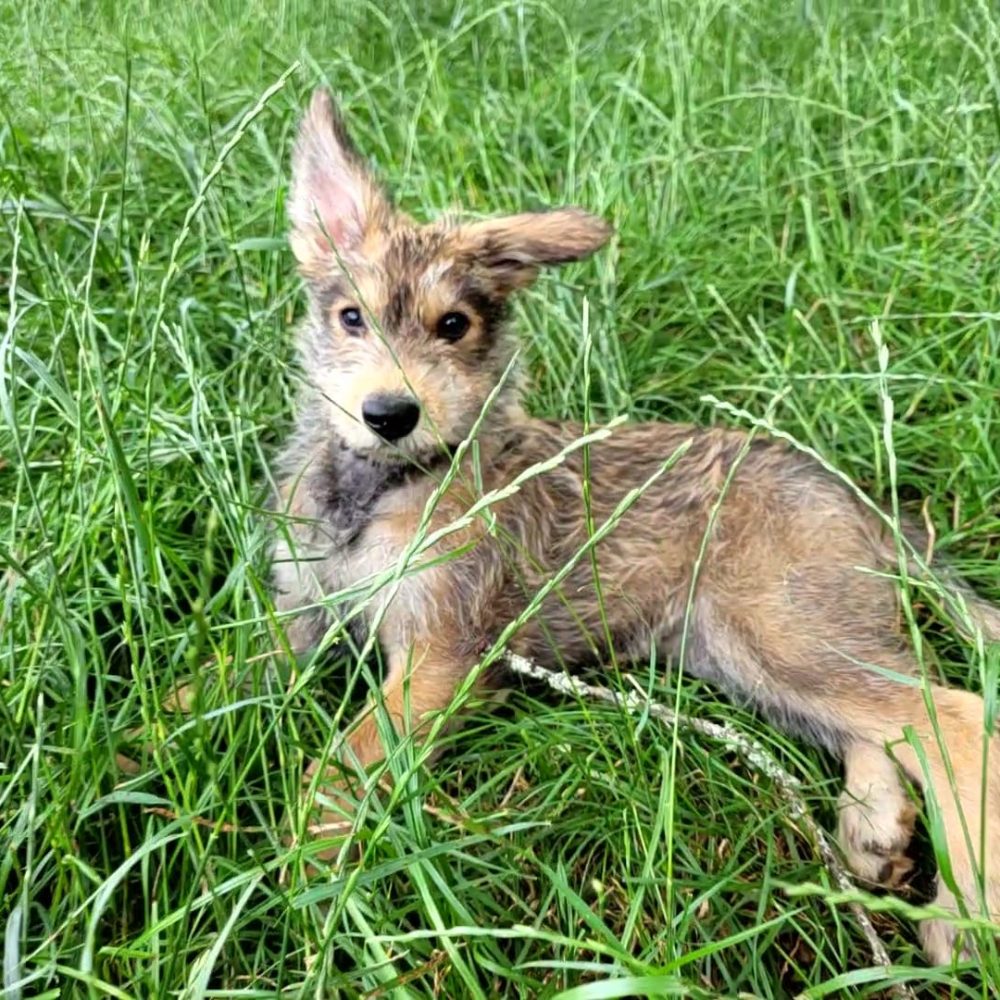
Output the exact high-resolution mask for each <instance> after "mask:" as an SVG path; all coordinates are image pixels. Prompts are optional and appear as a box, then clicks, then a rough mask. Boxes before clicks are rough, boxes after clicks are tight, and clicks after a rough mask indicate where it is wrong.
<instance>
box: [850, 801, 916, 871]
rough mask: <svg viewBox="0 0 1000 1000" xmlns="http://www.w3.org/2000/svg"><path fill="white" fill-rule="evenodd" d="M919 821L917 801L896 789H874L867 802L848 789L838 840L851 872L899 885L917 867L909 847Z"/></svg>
mask: <svg viewBox="0 0 1000 1000" xmlns="http://www.w3.org/2000/svg"><path fill="white" fill-rule="evenodd" d="M915 821H916V810H915V809H914V807H913V803H912V802H910V800H909V799H908V798H907V797H906V796H905V795H900V794H897V792H896V790H895V789H892V790H890V789H884V790H881V791H879V790H876V791H873V792H872V793H870V794H869V795H868V796H867V797H866V799H865V800H864V801H861V800H859V799H857V798H855V797H854V796H853V795H851V794H850V793H849V792H844V793H843V794H842V795H841V797H840V803H839V817H838V821H837V840H838V842H839V844H840V849H841V850H842V851H843V853H844V858H845V860H846V861H847V864H848V866H849V867H850V869H851V871H853V872H854V873H855V874H856V875H857V876H858V877H859V878H861V879H863V880H864V881H866V882H870V883H872V884H874V885H882V886H887V887H890V888H891V887H893V886H896V885H899V883H900V882H901V881H902V880H903V879H904V878H905V877H906V875H907V874H908V873H909V871H910V869H911V868H912V867H913V862H912V860H910V858H908V857H907V856H906V849H907V847H909V844H910V840H911V839H912V838H913V826H914V823H915Z"/></svg>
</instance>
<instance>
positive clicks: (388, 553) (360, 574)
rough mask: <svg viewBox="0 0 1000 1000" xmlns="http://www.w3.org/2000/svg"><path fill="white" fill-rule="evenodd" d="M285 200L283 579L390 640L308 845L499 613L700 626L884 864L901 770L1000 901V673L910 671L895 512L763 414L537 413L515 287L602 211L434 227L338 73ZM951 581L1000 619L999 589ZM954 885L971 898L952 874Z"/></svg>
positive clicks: (731, 678) (950, 942)
mask: <svg viewBox="0 0 1000 1000" xmlns="http://www.w3.org/2000/svg"><path fill="white" fill-rule="evenodd" d="M288 214H289V218H290V223H291V232H290V240H291V246H292V248H293V251H294V253H295V256H296V258H297V260H298V265H299V269H300V271H301V273H302V275H303V277H304V278H305V281H306V286H307V289H308V304H309V312H308V317H307V319H306V321H305V322H304V324H303V325H302V327H301V330H300V331H299V340H298V349H299V355H300V358H301V362H302V366H303V369H304V371H305V373H306V375H307V381H308V383H309V385H308V388H307V389H306V390H305V392H304V394H303V396H302V398H301V400H300V402H299V407H298V413H297V422H296V427H295V430H294V433H293V434H292V435H291V438H290V440H289V441H288V442H287V444H286V446H285V448H284V451H283V455H282V457H281V462H280V468H281V475H280V491H279V492H280V496H279V501H278V504H277V506H278V509H279V510H280V511H282V512H284V513H285V514H287V515H288V518H287V524H286V525H285V526H284V528H283V530H282V532H281V533H280V537H279V538H278V540H277V541H276V544H275V547H274V556H275V559H274V582H275V592H276V605H277V609H278V611H279V612H281V615H280V616H279V617H280V621H281V622H282V624H283V625H284V626H285V627H286V628H287V642H288V645H289V646H290V648H291V649H292V650H293V651H294V652H295V653H299V654H300V653H303V652H306V651H308V650H309V649H311V648H313V647H314V646H315V645H316V644H317V643H318V642H319V640H320V639H321V637H322V636H323V634H324V633H325V631H326V630H327V628H328V627H329V625H330V624H331V622H333V621H336V620H344V619H346V618H350V619H351V624H352V627H353V628H354V629H355V630H356V632H357V633H358V634H359V635H363V634H365V633H367V632H371V631H373V630H374V632H375V635H376V638H377V641H378V642H379V643H380V644H381V647H382V649H383V651H384V653H385V656H386V658H387V662H388V673H387V676H386V678H385V681H384V684H383V686H382V690H381V692H380V693H379V695H378V697H377V698H376V699H374V700H373V701H372V703H371V705H370V707H369V708H368V710H366V711H365V712H364V713H362V715H361V716H360V717H359V718H358V719H357V720H356V721H355V722H354V723H353V725H352V726H351V727H350V729H349V730H348V732H347V734H346V736H345V741H344V745H343V747H342V751H341V752H340V753H339V755H338V757H339V759H338V760H337V761H334V762H327V763H324V764H323V765H320V764H319V763H318V762H314V763H313V765H312V766H311V767H310V769H309V771H308V774H307V779H308V781H309V782H310V784H311V785H312V786H313V788H314V790H316V789H318V792H319V798H320V800H321V801H322V802H323V803H324V805H323V807H322V809H321V812H320V815H319V816H318V817H317V820H316V823H314V824H313V825H312V826H311V828H310V829H311V832H312V834H313V836H314V837H317V838H320V837H323V838H325V839H326V844H325V845H324V846H323V847H322V848H320V849H317V850H315V851H314V852H312V856H313V857H314V858H319V859H322V858H324V857H330V856H332V855H333V854H334V853H336V851H337V849H338V845H337V842H336V840H337V836H338V835H339V836H341V837H342V836H343V833H344V832H345V830H347V829H349V828H350V823H351V812H352V809H351V802H352V792H351V791H350V788H349V786H350V784H351V781H350V774H351V769H353V771H355V772H362V773H363V772H364V771H365V769H367V768H369V767H370V766H371V765H373V764H375V763H376V762H377V761H379V760H380V759H382V758H383V756H384V753H385V749H384V746H383V742H382V739H381V738H380V732H382V733H386V732H389V731H390V730H387V729H386V728H385V727H386V726H387V725H389V724H390V723H391V725H392V726H394V727H395V729H396V731H397V732H398V733H400V734H412V735H414V736H419V735H420V734H421V733H422V732H423V731H424V730H425V729H426V727H427V726H428V723H429V720H431V719H432V718H433V717H435V716H436V715H438V714H439V713H442V712H443V711H444V710H446V709H449V708H450V707H451V706H452V704H453V702H454V701H455V699H456V694H457V693H458V692H459V690H460V689H462V691H463V693H469V692H472V693H475V692H476V691H480V690H484V689H485V688H486V687H487V686H488V685H489V676H488V672H483V671H481V670H480V669H479V660H480V658H481V655H482V652H483V650H484V649H486V648H488V647H489V646H490V645H491V644H492V643H493V642H495V641H496V640H497V639H498V638H500V637H503V636H506V642H507V648H508V649H509V650H511V651H513V652H516V653H519V654H521V655H523V656H526V657H529V658H532V659H535V660H538V661H541V662H543V663H545V662H549V663H552V662H555V663H558V664H572V663H574V662H580V661H583V660H586V661H593V660H594V659H595V658H610V657H611V656H612V655H613V656H614V657H617V658H626V659H627V658H629V657H645V656H647V655H648V652H649V649H650V648H651V645H653V646H655V648H656V649H657V650H658V651H659V652H660V654H662V655H663V656H664V657H676V656H677V655H678V653H679V652H680V651H681V644H682V637H683V655H684V669H685V670H687V671H688V672H689V673H690V674H693V675H695V676H697V677H701V678H704V679H706V680H709V681H712V682H714V683H716V684H718V685H719V686H721V687H722V688H724V689H726V690H727V691H728V692H729V693H730V694H731V695H733V696H734V697H735V698H737V699H740V700H741V701H743V702H745V703H749V704H751V705H753V706H755V707H756V708H757V709H758V710H759V711H760V712H761V713H762V714H763V715H764V716H766V717H767V718H769V719H770V720H773V722H774V723H775V724H776V725H777V726H779V727H781V728H783V729H784V730H786V731H788V732H790V733H793V734H797V735H799V736H801V737H804V738H805V739H807V740H809V741H811V742H812V743H815V744H817V745H819V746H821V747H823V748H825V749H827V750H829V751H830V752H832V753H834V754H837V755H838V756H839V757H840V758H841V759H842V760H843V763H844V773H845V784H844V792H843V795H842V797H841V802H840V818H839V829H838V835H839V841H840V844H841V847H842V848H843V851H844V854H845V856H846V858H847V861H848V862H849V863H850V865H851V867H852V868H853V869H854V871H855V872H856V873H857V874H858V875H860V876H861V877H863V878H864V879H867V880H869V881H872V882H878V883H882V884H888V885H892V884H894V883H896V882H897V881H898V880H899V879H900V878H901V877H902V875H903V874H905V872H906V871H907V869H908V867H909V864H910V862H909V861H908V860H907V858H906V848H907V845H908V843H909V841H910V838H911V835H912V833H913V825H914V809H913V807H912V805H911V801H910V798H909V797H908V795H907V790H906V787H905V785H904V781H903V778H904V776H905V778H908V779H910V780H912V781H914V782H916V783H918V784H919V785H921V786H923V788H924V791H925V795H926V797H927V798H928V800H929V802H930V803H931V804H932V808H934V809H935V810H937V811H938V812H939V814H940V817H941V820H942V823H943V827H944V830H945V832H946V838H947V845H948V849H949V853H950V859H951V866H952V872H953V873H954V877H955V885H954V887H953V888H954V889H957V891H958V895H960V896H961V900H962V906H964V908H966V909H967V911H969V912H971V913H972V914H975V915H984V916H987V917H988V916H990V915H992V916H993V917H997V916H1000V748H998V745H997V737H996V736H995V735H994V734H993V733H987V732H986V730H985V724H984V705H983V702H982V700H981V699H980V698H979V697H977V696H976V695H974V694H971V693H969V692H966V691H960V690H953V689H950V688H945V687H940V686H937V685H934V684H928V683H926V682H924V681H921V680H919V679H918V675H919V667H918V663H917V660H916V659H915V657H914V654H913V652H912V650H911V649H910V648H909V646H908V644H907V643H906V641H904V636H903V635H902V634H901V631H900V626H899V617H900V616H899V606H898V594H897V587H896V584H895V582H894V581H893V579H892V574H893V573H894V572H895V571H897V570H898V569H899V560H898V553H897V545H896V543H895V540H894V537H893V534H892V532H891V531H889V530H888V529H887V527H886V521H885V519H883V518H882V517H881V516H879V515H878V514H877V513H876V512H874V511H873V510H872V509H871V508H869V507H868V506H867V505H865V504H862V503H860V502H859V501H858V500H857V498H856V497H855V496H854V495H853V494H852V493H851V492H850V491H849V490H847V489H846V488H845V487H844V486H843V484H841V483H840V482H839V481H838V480H836V479H835V478H834V477H832V476H831V475H829V474H828V473H827V472H826V471H825V470H824V469H823V468H821V467H820V466H819V465H817V464H816V463H815V462H814V461H813V460H812V459H810V458H809V457H807V456H805V455H803V454H801V453H800V452H798V451H796V450H794V449H790V448H788V447H785V446H783V445H782V444H779V443H777V442H773V441H766V440H760V439H751V438H749V437H748V435H747V434H746V433H745V432H743V431H734V430H723V429H705V428H697V427H691V426H682V425H671V424H662V423H651V424H632V425H618V426H616V427H613V428H610V429H605V430H604V431H602V432H599V433H597V434H593V435H591V438H592V440H590V441H589V443H587V444H585V445H584V444H581V442H580V438H581V436H582V435H583V428H581V427H580V426H579V425H577V424H572V423H557V422H553V421H548V420H538V419H534V418H532V417H529V416H528V415H527V414H526V413H525V411H524V409H523V407H522V402H521V383H520V381H519V379H518V377H517V374H516V372H515V371H513V367H514V366H513V364H512V361H513V359H514V356H515V350H516V343H515V340H514V339H513V337H512V335H511V332H510V331H509V329H508V327H507V324H506V320H507V316H508V304H509V302H510V298H511V296H512V295H513V294H514V293H515V292H516V291H517V290H518V289H521V288H524V287H525V286H527V285H529V284H530V283H531V282H532V281H533V280H534V279H535V277H536V275H537V274H538V271H539V269H540V268H542V267H545V266H547V265H552V264H562V263H565V262H567V261H575V260H581V259H583V258H585V257H588V256H589V255H590V254H592V253H594V251H596V250H597V249H599V248H600V247H601V246H602V245H603V244H604V243H605V242H606V241H607V239H608V237H609V235H610V228H609V226H608V225H607V224H606V223H605V222H603V221H602V220H601V219H599V218H596V217H594V216H593V215H590V214H588V213H587V212H585V211H583V210H582V209H579V208H562V209H557V210H555V211H549V212H543V213H525V214H520V215H513V216H510V217H507V218H498V219H490V220H487V221H479V222H469V223H461V224H459V223H453V222H434V223H430V224H427V225H420V224H418V223H417V222H415V221H414V220H413V219H411V218H409V217H408V216H407V215H405V214H403V213H402V212H401V211H399V210H398V209H396V208H394V207H393V205H392V204H391V202H390V200H389V198H388V197H387V195H386V194H385V192H384V191H383V190H382V188H381V187H380V186H379V185H378V183H377V182H376V181H375V179H374V178H373V177H372V175H371V174H370V173H369V171H368V169H366V166H365V164H364V161H363V160H362V159H361V157H360V156H359V155H358V153H357V151H356V150H355V148H354V146H353V145H352V143H351V141H350V140H349V138H348V136H347V133H346V131H345V128H344V125H343V123H342V121H341V119H340V117H339V115H338V114H337V112H336V110H335V108H334V106H333V103H332V101H331V98H330V96H329V95H328V94H327V93H325V92H323V91H319V92H318V93H316V94H315V95H314V97H313V99H312V103H311V105H310V107H309V110H308V113H307V114H306V116H305V119H304V120H303V122H302V125H301V128H300V131H299V135H298V140H297V143H296V146H295V153H294V165H293V180H292V187H291V193H290V197H289V202H288ZM472 440H474V442H475V447H472V446H471V444H470V442H471V441H472ZM540 463H544V464H542V466H541V467H540V468H539V467H538V466H539V464H540ZM585 482H586V483H588V487H587V489H586V490H585ZM512 486H513V487H516V488H512ZM640 487H641V489H640V491H639V493H638V494H637V495H635V496H632V495H630V491H632V490H634V489H636V488H640ZM494 491H496V492H494ZM484 497H485V498H487V499H486V500H485V501H484V499H483V498H484ZM606 524H607V525H609V526H610V525H613V528H612V529H611V530H608V531H605V532H602V535H603V537H601V538H600V541H599V542H598V543H597V544H596V546H594V547H593V552H591V541H592V539H593V537H594V533H595V531H600V529H601V526H603V525H606ZM904 531H907V532H909V534H910V538H911V541H913V542H915V543H916V544H917V545H918V546H919V539H918V538H917V536H916V533H914V532H912V530H911V529H909V528H906V527H905V526H904ZM595 561H596V566H597V569H598V573H599V587H598V586H597V585H595V579H594V564H595ZM918 568H919V567H916V566H913V567H911V571H913V572H916V571H917V570H918ZM696 570H697V571H696ZM560 572H562V576H561V578H560V579H559V583H558V586H552V585H551V583H550V581H551V580H552V579H553V577H554V576H555V575H556V574H558V573H560ZM954 583H955V586H956V587H957V588H959V590H960V591H961V593H962V595H963V596H962V601H961V602H960V603H959V606H964V607H965V609H966V611H967V612H968V615H969V616H970V617H971V619H972V621H973V623H974V624H975V626H976V627H978V628H979V629H981V630H982V632H983V633H984V634H985V635H986V637H987V638H990V639H1000V610H998V609H997V608H996V607H994V606H992V605H989V604H987V603H986V602H984V601H981V600H979V599H977V598H975V597H974V595H972V594H971V592H969V591H968V590H967V589H965V588H964V586H963V585H962V584H961V583H960V582H959V581H954ZM543 587H547V590H546V591H545V592H544V597H543V599H542V600H541V601H539V600H538V599H537V596H536V595H539V593H540V592H541V591H542V588H543ZM345 594H346V595H347V596H345ZM335 595H340V600H339V601H338V600H337V599H336V597H335ZM352 595H353V596H352ZM533 599H534V600H533ZM526 609H530V610H531V611H532V613H531V614H529V615H525V611H526ZM512 623H513V626H512ZM685 630H686V634H685ZM383 710H384V715H382V716H381V721H380V719H379V714H380V713H382V712H383ZM386 720H389V721H388V722H387V721H386ZM887 751H891V755H890V752H887ZM984 763H985V764H986V768H985V772H984ZM343 765H347V770H345V768H344V766H343ZM317 846H318V845H317ZM937 903H939V904H941V905H942V906H944V907H945V908H946V909H948V910H949V911H952V912H956V913H957V912H960V903H959V899H958V898H957V896H956V895H955V894H954V893H953V891H952V888H949V887H948V886H947V885H945V884H944V883H943V881H940V879H939V885H938V891H937ZM921 937H922V941H923V944H924V948H925V950H926V953H927V955H928V957H929V958H930V959H931V960H932V961H933V962H936V963H943V962H947V961H948V960H949V959H950V958H951V956H952V953H953V949H954V946H955V944H956V941H957V939H958V932H957V931H956V929H955V927H954V926H953V925H952V924H951V923H950V922H949V921H948V920H943V919H931V920H926V921H924V922H923V923H922V925H921Z"/></svg>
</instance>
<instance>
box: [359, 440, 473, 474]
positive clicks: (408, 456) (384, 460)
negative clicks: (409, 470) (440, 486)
mask: <svg viewBox="0 0 1000 1000" xmlns="http://www.w3.org/2000/svg"><path fill="white" fill-rule="evenodd" d="M460 444H461V442H457V441H456V442H454V443H453V442H449V441H433V442H429V443H423V442H421V443H418V442H416V441H414V440H411V438H409V437H406V438H403V439H402V440H399V441H387V440H386V439H385V438H382V437H379V436H378V435H372V444H371V446H370V447H368V448H364V449H360V448H353V449H351V450H352V451H354V452H355V454H356V455H358V456H359V457H363V458H365V459H366V460H367V461H369V462H373V463H376V464H378V465H387V466H400V467H403V466H417V467H419V466H427V467H432V466H438V465H441V464H442V463H444V462H451V461H452V459H453V458H454V457H455V453H456V452H457V451H458V449H459V446H460Z"/></svg>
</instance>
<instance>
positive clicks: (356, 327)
mask: <svg viewBox="0 0 1000 1000" xmlns="http://www.w3.org/2000/svg"><path fill="white" fill-rule="evenodd" d="M340 325H341V326H342V327H343V328H344V329H345V330H346V331H347V332H348V333H352V334H354V335H355V336H357V335H358V334H359V333H363V332H364V329H365V318H364V316H362V315H361V310H360V309H358V308H356V307H355V306H348V307H347V308H346V309H341V310H340Z"/></svg>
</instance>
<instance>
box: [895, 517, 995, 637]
mask: <svg viewBox="0 0 1000 1000" xmlns="http://www.w3.org/2000/svg"><path fill="white" fill-rule="evenodd" d="M903 534H904V535H905V537H906V540H907V541H908V542H909V543H910V545H912V546H913V548H914V550H915V551H917V552H927V551H928V550H929V548H930V546H929V544H928V543H929V538H928V535H927V532H926V531H925V530H924V529H923V528H921V527H918V526H917V525H915V524H913V523H912V522H910V523H907V524H904V525H903ZM889 544H890V545H891V546H892V553H891V560H892V562H893V563H895V564H896V565H898V561H897V554H896V549H895V546H894V545H892V540H891V539H889ZM886 554H887V555H888V553H886ZM907 572H908V573H909V575H910V576H911V577H913V578H914V579H916V580H919V581H921V582H924V583H928V584H931V585H932V586H933V585H934V584H937V585H938V586H937V590H938V591H939V594H940V597H941V598H942V606H943V608H944V611H945V614H946V615H947V616H948V618H949V619H950V620H951V622H952V624H953V625H954V627H955V628H956V629H957V630H958V631H959V632H960V633H961V634H962V635H963V636H964V637H965V638H966V639H970V640H972V641H976V633H977V632H979V633H981V634H982V637H983V639H985V640H986V641H987V642H1000V607H998V606H997V605H996V604H994V603H992V601H988V600H986V599H985V598H983V597H980V596H979V594H977V593H976V592H975V590H973V589H972V587H971V586H970V585H969V583H968V582H967V581H966V580H965V579H963V578H962V576H961V574H959V573H958V572H957V571H956V570H955V569H954V568H953V567H951V566H949V565H948V563H947V562H946V561H945V562H941V563H938V564H936V565H935V566H934V569H933V571H931V569H930V568H929V566H928V563H927V562H926V561H924V560H918V559H914V558H908V559H907Z"/></svg>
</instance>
